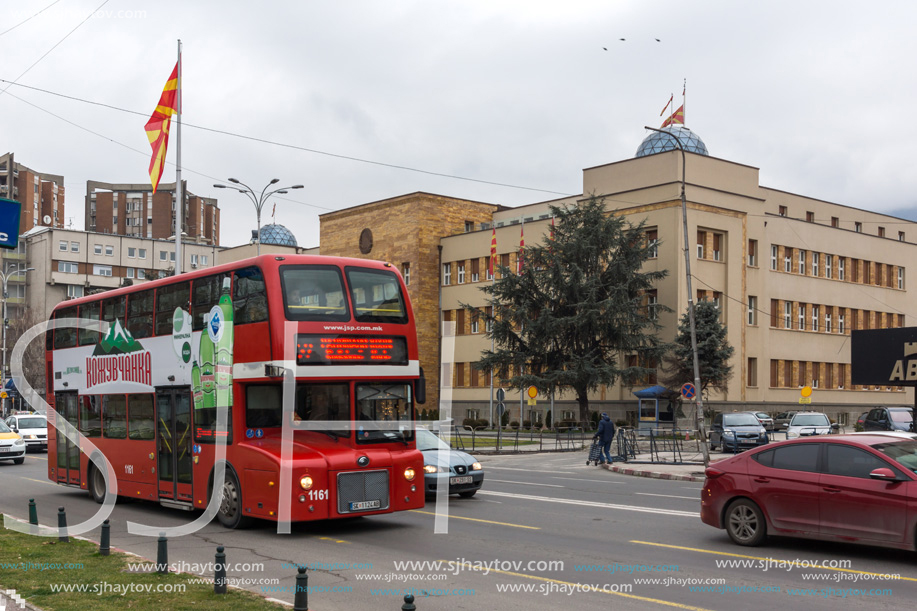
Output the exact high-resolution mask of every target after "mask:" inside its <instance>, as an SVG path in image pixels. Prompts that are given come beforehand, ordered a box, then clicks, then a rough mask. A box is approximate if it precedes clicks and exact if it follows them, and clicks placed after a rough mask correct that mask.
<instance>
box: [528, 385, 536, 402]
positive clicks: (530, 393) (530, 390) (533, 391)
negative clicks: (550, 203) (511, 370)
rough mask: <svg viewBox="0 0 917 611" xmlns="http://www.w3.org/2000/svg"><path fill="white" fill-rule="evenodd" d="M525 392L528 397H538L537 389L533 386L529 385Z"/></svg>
mask: <svg viewBox="0 0 917 611" xmlns="http://www.w3.org/2000/svg"><path fill="white" fill-rule="evenodd" d="M525 393H526V394H527V395H528V396H529V399H535V398H537V397H538V389H537V388H535V387H534V386H529V388H528V390H526V391H525Z"/></svg>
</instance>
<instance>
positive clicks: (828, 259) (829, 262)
mask: <svg viewBox="0 0 917 611" xmlns="http://www.w3.org/2000/svg"><path fill="white" fill-rule="evenodd" d="M833 263H834V257H833V256H832V255H825V278H829V279H830V278H831V274H832V272H831V267H832V264H833Z"/></svg>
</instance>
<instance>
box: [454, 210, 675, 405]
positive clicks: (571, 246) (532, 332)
mask: <svg viewBox="0 0 917 611" xmlns="http://www.w3.org/2000/svg"><path fill="white" fill-rule="evenodd" d="M551 213H552V214H553V215H554V216H555V220H556V225H555V226H554V228H553V230H552V232H551V235H547V236H545V239H544V240H543V241H542V243H541V244H539V245H536V246H531V247H529V246H526V249H525V252H524V255H523V270H522V273H512V272H513V271H515V270H509V269H507V268H505V267H502V266H501V267H500V279H499V280H497V281H496V282H494V283H493V284H492V285H485V286H484V287H483V288H482V290H483V291H484V292H485V293H486V294H487V295H489V297H490V298H489V303H490V305H491V306H492V307H493V310H492V314H491V316H490V319H489V322H490V323H491V326H490V329H491V330H490V331H489V332H488V333H487V335H488V336H489V337H492V338H493V340H494V349H493V350H492V351H491V350H487V351H485V352H484V353H483V354H482V358H481V360H480V361H478V362H477V363H476V364H475V366H476V367H477V368H478V369H480V370H482V371H494V372H495V374H496V375H497V376H498V377H499V378H503V379H504V380H506V382H507V384H508V385H510V386H511V387H513V388H517V389H520V390H521V389H524V388H526V387H528V386H532V385H534V386H535V387H537V388H538V391H539V392H542V393H544V394H545V395H550V394H551V393H559V392H563V391H564V390H567V389H569V390H571V391H572V392H573V394H574V395H575V396H576V400H577V403H578V404H579V422H580V423H585V422H587V420H588V416H589V393H590V392H591V391H595V390H597V389H598V388H599V387H600V386H601V385H607V386H612V385H614V384H615V383H616V382H618V381H621V382H622V383H624V384H634V383H636V382H637V381H639V380H640V379H641V378H643V377H644V376H646V375H647V374H649V373H652V372H653V369H652V368H651V367H652V366H653V364H654V363H656V362H658V359H659V358H660V357H661V356H662V354H663V353H664V352H665V350H666V348H667V347H666V346H664V345H663V344H662V342H660V340H659V339H658V337H657V336H656V333H657V331H658V329H659V326H658V324H657V322H656V313H657V312H659V311H662V310H665V309H666V308H665V307H664V306H656V311H655V312H653V311H649V310H648V308H647V307H646V305H645V304H644V300H645V293H646V291H648V290H651V289H652V288H653V286H654V285H655V283H656V282H657V281H659V280H660V279H662V278H664V277H665V276H666V275H667V272H666V271H642V266H643V264H644V262H645V261H646V260H647V259H648V258H649V254H650V251H649V245H648V244H647V243H646V240H645V236H644V228H643V223H640V224H639V225H636V226H634V225H630V224H629V223H627V222H626V221H625V220H624V219H623V218H621V217H619V216H616V215H614V214H608V213H606V211H605V206H604V203H603V201H602V200H601V199H598V198H595V197H591V198H589V199H588V200H586V201H584V202H582V203H580V204H577V205H572V206H568V207H564V208H558V207H555V206H551ZM463 306H464V307H465V308H466V309H467V310H468V311H469V312H470V313H471V315H472V316H482V314H481V312H480V310H478V309H476V308H474V307H472V306H468V305H464V304H463ZM630 355H636V356H637V357H638V358H637V360H636V362H637V363H638V364H636V365H634V364H627V362H626V361H627V357H628V356H630Z"/></svg>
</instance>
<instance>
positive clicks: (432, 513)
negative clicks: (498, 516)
mask: <svg viewBox="0 0 917 611" xmlns="http://www.w3.org/2000/svg"><path fill="white" fill-rule="evenodd" d="M478 494H480V492H478ZM408 511H411V512H413V513H424V514H426V515H428V516H446V517H447V518H449V519H450V520H468V521H470V522H484V523H485V524H496V525H497V526H512V527H514V528H525V529H528V530H541V528H540V527H538V526H523V525H522V524H510V523H508V522H494V521H493V520H479V519H477V518H464V517H462V516H456V515H452V514H444V513H436V512H435V511H421V510H420V509H409V510H408Z"/></svg>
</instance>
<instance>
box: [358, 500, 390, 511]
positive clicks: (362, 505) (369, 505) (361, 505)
mask: <svg viewBox="0 0 917 611" xmlns="http://www.w3.org/2000/svg"><path fill="white" fill-rule="evenodd" d="M381 507H382V502H381V501H359V502H356V503H351V504H350V511H362V510H364V509H379V508H381Z"/></svg>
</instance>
